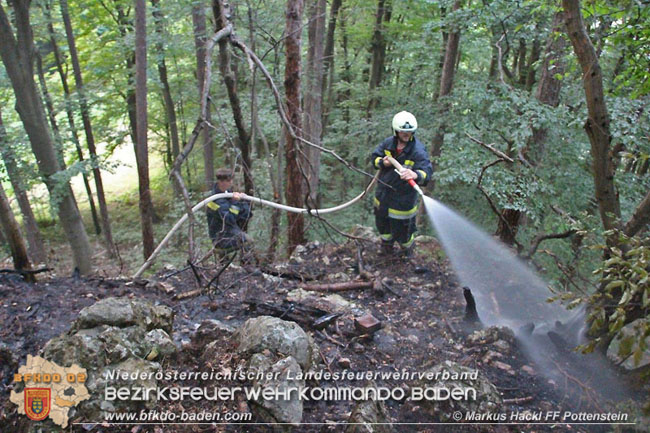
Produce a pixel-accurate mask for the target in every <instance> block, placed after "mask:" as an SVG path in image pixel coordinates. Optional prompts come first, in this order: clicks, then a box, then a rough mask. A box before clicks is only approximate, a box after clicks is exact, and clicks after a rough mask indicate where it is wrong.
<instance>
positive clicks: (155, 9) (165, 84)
mask: <svg viewBox="0 0 650 433" xmlns="http://www.w3.org/2000/svg"><path fill="white" fill-rule="evenodd" d="M151 6H152V9H151V14H152V15H153V21H154V28H155V31H156V35H157V36H158V37H157V39H156V44H155V45H156V51H157V52H158V61H157V64H158V76H159V77H160V83H161V84H162V96H163V105H164V107H165V114H166V116H167V124H168V125H169V138H170V140H171V156H172V161H173V160H174V159H176V157H177V156H178V152H180V140H179V138H178V121H177V120H176V110H175V108H174V99H173V98H172V92H171V88H170V86H169V79H168V78H167V63H166V62H165V46H164V44H163V39H164V38H165V28H164V25H163V15H162V12H161V11H160V0H151Z"/></svg>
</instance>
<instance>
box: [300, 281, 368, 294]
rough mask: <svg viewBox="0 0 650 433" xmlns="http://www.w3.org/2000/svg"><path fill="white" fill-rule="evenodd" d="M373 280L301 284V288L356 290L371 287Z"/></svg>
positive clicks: (335, 290) (311, 289) (318, 290)
mask: <svg viewBox="0 0 650 433" xmlns="http://www.w3.org/2000/svg"><path fill="white" fill-rule="evenodd" d="M373 284H374V282H373V281H359V280H355V281H346V282H344V283H324V284H310V285H307V286H302V287H301V288H302V289H303V290H309V291H312V292H344V291H347V290H358V289H371V288H372V287H373Z"/></svg>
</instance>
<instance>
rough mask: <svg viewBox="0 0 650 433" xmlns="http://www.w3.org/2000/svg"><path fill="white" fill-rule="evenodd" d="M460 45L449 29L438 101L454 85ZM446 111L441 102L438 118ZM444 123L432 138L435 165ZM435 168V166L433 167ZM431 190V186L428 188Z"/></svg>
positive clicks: (456, 32) (455, 32) (457, 31)
mask: <svg viewBox="0 0 650 433" xmlns="http://www.w3.org/2000/svg"><path fill="white" fill-rule="evenodd" d="M460 3H461V2H460V0H457V1H456V2H455V3H454V7H453V11H457V10H458V9H460ZM459 43H460V29H450V31H449V32H448V36H447V46H446V48H445V60H444V62H443V66H442V73H441V74H440V92H439V94H438V99H439V100H440V99H442V98H444V97H445V96H447V95H449V94H450V93H451V89H452V87H453V84H454V75H455V74H456V67H455V66H456V56H457V55H458V45H459ZM447 111H449V104H448V102H446V101H443V103H442V107H441V109H440V112H439V116H440V117H441V118H443V119H444V117H445V115H446V113H447ZM445 129H446V127H445V122H444V120H443V121H442V123H441V124H440V127H439V128H438V130H437V131H436V133H435V135H434V137H433V145H432V147H431V156H432V157H433V159H434V161H433V163H434V164H436V160H437V158H438V157H439V156H440V154H441V153H442V146H443V144H444V140H445ZM434 167H435V166H434ZM430 188H431V189H433V184H432V185H431V187H430Z"/></svg>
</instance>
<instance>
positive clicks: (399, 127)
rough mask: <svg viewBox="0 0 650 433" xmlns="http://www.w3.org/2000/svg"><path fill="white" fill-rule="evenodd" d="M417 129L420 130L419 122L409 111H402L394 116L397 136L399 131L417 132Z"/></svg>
mask: <svg viewBox="0 0 650 433" xmlns="http://www.w3.org/2000/svg"><path fill="white" fill-rule="evenodd" d="M416 129H418V121H417V120H416V119H415V116H414V115H412V114H411V113H409V112H408V111H400V112H399V113H397V114H396V115H395V116H393V132H395V134H397V132H398V131H404V132H415V130H416Z"/></svg>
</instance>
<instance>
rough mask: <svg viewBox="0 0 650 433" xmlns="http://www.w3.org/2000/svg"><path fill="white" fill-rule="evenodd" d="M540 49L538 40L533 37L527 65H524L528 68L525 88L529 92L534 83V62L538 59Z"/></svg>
mask: <svg viewBox="0 0 650 433" xmlns="http://www.w3.org/2000/svg"><path fill="white" fill-rule="evenodd" d="M540 51H541V47H540V44H539V40H538V39H537V38H535V40H533V48H532V49H531V50H530V57H529V58H528V65H527V66H526V69H527V70H528V73H527V75H526V90H528V91H529V92H530V91H531V90H532V88H533V86H534V85H535V75H536V71H537V69H536V68H535V62H537V61H538V60H539V55H540Z"/></svg>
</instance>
